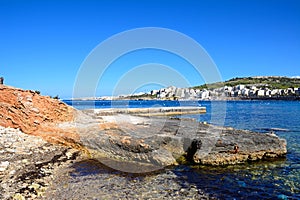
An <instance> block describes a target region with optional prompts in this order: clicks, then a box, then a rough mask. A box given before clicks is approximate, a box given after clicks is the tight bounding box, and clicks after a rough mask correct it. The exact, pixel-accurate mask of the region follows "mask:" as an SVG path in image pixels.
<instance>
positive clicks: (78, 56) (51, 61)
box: [0, 0, 300, 98]
mask: <svg viewBox="0 0 300 200" xmlns="http://www.w3.org/2000/svg"><path fill="white" fill-rule="evenodd" d="M142 27H162V28H168V29H172V30H175V31H179V32H181V33H183V34H186V35H187V36H189V37H191V38H193V39H194V40H195V41H197V42H198V43H199V44H201V45H202V46H203V48H204V49H205V50H206V51H207V52H208V54H209V55H210V56H211V58H212V59H213V60H214V62H215V64H216V65H217V67H218V69H219V71H220V74H221V77H222V79H223V80H227V79H230V78H234V77H242V76H256V75H281V76H299V75H300V1H299V0H226V1H225V0H206V1H203V0H198V1H189V0H177V1H176V0H172V1H171V0H170V1H167V0H152V1H150V0H148V1H146V0H119V1H117V0H98V1H97V0H95V1H91V0H72V1H71V0H69V1H67V0H59V1H58V0H49V1H47V0H42V1H40V0H36V1H34V0H27V1H24V0H19V1H17V0H0V76H3V77H4V78H5V83H6V84H7V85H11V86H15V87H21V88H25V89H33V90H39V91H41V93H42V94H44V95H52V96H54V95H59V96H60V97H62V98H68V97H71V96H72V92H73V85H74V81H75V80H76V76H77V73H78V70H79V69H80V66H81V64H82V63H83V61H84V60H85V58H86V57H87V56H88V55H89V53H90V52H91V51H92V50H93V49H94V48H95V47H96V46H97V45H98V44H99V43H101V42H102V41H104V40H106V39H107V38H109V37H111V36H113V35H115V34H118V33H120V32H122V31H126V30H129V29H134V28H142ZM147 63H161V64H163V65H167V66H169V67H171V68H172V69H174V70H176V71H177V72H178V73H180V74H184V76H185V77H186V78H187V79H188V82H189V84H190V85H200V84H203V79H201V78H199V77H197V76H193V71H192V70H189V69H188V68H189V67H188V64H187V63H185V61H184V60H182V59H179V58H177V57H176V56H172V55H169V54H168V53H167V52H163V51H157V50H151V49H150V50H147V51H143V52H135V53H134V52H133V53H131V54H129V55H127V57H125V58H124V59H123V58H122V59H119V60H118V61H116V62H115V63H114V66H113V67H111V68H110V69H109V70H110V71H109V70H107V73H106V76H105V77H103V80H101V81H100V82H101V84H100V85H99V88H98V89H97V94H96V95H98V96H101V95H110V94H111V91H112V90H113V89H114V85H115V84H116V82H117V81H119V80H120V78H121V77H122V76H124V73H127V72H128V71H130V69H134V68H135V67H137V66H139V65H142V64H147ZM121 66H125V67H124V68H122V70H121ZM148 75H149V76H153V77H155V76H159V75H160V73H159V72H152V74H148ZM162 76H164V78H165V79H168V76H167V75H166V74H162ZM133 78H134V77H133ZM136 78H140V77H136ZM125 80H126V79H124V81H123V82H122V88H123V89H120V91H119V93H122V92H123V93H126V92H128V90H126V88H129V87H131V86H130V81H129V82H126V81H125ZM172 84H173V85H175V86H178V87H183V86H185V85H184V84H183V85H180V84H181V83H178V85H176V82H172ZM154 85H155V84H154ZM160 86H164V85H163V84H161V85H160V84H156V88H159V87H160ZM153 87H154V86H153ZM141 88H144V89H142V90H146V89H145V88H147V86H141ZM141 88H140V90H141ZM149 88H150V89H151V87H150V86H149V87H148V88H147V89H149ZM154 88H155V87H154ZM136 89H138V88H135V89H134V90H136ZM130 91H132V89H131V90H130ZM137 91H138V90H137Z"/></svg>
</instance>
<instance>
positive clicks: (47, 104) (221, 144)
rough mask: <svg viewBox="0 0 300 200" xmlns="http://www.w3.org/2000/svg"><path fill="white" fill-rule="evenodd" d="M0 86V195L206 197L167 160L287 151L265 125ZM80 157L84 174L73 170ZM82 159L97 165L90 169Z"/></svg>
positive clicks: (231, 158) (214, 160) (223, 161)
mask: <svg viewBox="0 0 300 200" xmlns="http://www.w3.org/2000/svg"><path fill="white" fill-rule="evenodd" d="M0 93H1V95H0V151H1V154H0V182H1V185H0V199H20V200H22V199H62V198H66V197H68V198H69V199H84V198H85V197H88V198H90V199H101V198H102V197H105V198H107V199H116V198H117V199H120V198H123V197H124V193H125V194H126V195H125V198H130V199H132V198H133V199H141V198H148V199H158V198H163V199H169V198H173V199H182V198H185V199H208V198H211V197H209V195H206V194H204V193H203V191H202V190H201V188H195V186H193V185H187V186H186V187H182V185H181V184H180V183H184V181H183V180H181V179H182V178H183V177H180V176H176V178H175V175H174V173H173V172H172V171H168V170H167V168H168V166H174V165H178V164H197V165H229V164H238V163H244V162H248V161H256V160H262V159H269V158H276V157H282V156H285V154H286V153H287V149H286V141H285V140H283V139H281V138H279V137H278V136H276V135H275V134H273V133H269V134H260V133H255V132H251V131H245V130H235V129H233V128H230V127H218V126H214V125H211V124H206V123H200V122H197V121H194V120H191V119H182V118H170V117H169V116H168V114H169V113H165V114H164V115H163V116H157V113H155V116H153V115H150V114H149V115H143V116H141V115H140V114H139V111H138V110H135V112H134V113H129V114H128V113H115V112H111V113H112V114H109V113H110V112H107V111H106V112H105V113H104V112H102V111H101V110H86V111H78V110H75V109H74V108H72V107H69V106H67V105H66V104H64V103H63V102H60V101H58V100H55V99H51V98H50V97H43V96H40V95H39V94H38V93H37V92H34V91H30V90H22V89H16V88H12V87H7V86H2V85H1V86H0ZM164 111H165V110H164ZM189 112H190V110H189ZM197 112H198V111H197ZM176 113H177V110H176ZM143 114H144V113H143ZM11 127H12V128H11ZM91 159H93V162H90V160H91ZM82 163H86V166H85V167H84V168H83V171H84V170H85V169H87V171H86V172H85V173H84V175H80V173H82V170H79V171H78V170H76V169H77V168H78V167H76V166H78V165H79V166H80V165H81V164H82ZM95 163H98V164H95ZM99 163H102V164H104V165H105V166H106V167H109V168H110V169H111V170H108V171H107V170H104V169H105V167H104V165H102V164H99ZM89 165H91V166H95V169H96V171H97V170H98V171H99V170H100V173H97V176H95V174H93V170H94V169H91V168H90V166H89ZM101 170H104V171H101ZM155 172H159V173H156V174H155ZM76 173H79V175H76ZM124 173H125V174H124ZM149 173H150V174H151V173H154V175H153V174H152V175H149ZM130 174H131V175H130ZM134 174H143V176H139V177H144V178H143V180H139V179H134V178H133V179H131V178H130V177H134ZM128 175H130V176H129V177H128ZM132 175H133V176H132ZM96 177H97V178H96ZM128 178H129V179H128ZM131 180H132V181H131ZM128 185H129V186H130V187H133V188H137V189H136V191H138V193H136V192H135V191H133V190H131V189H128ZM98 186H99V187H98ZM122 192H124V193H122ZM64 195H66V196H64ZM99 195H100V196H99Z"/></svg>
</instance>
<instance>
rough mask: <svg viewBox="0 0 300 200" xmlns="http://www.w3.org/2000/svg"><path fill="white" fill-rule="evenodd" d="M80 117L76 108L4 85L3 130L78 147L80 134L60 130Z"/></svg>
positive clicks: (0, 88) (0, 94) (0, 93)
mask: <svg viewBox="0 0 300 200" xmlns="http://www.w3.org/2000/svg"><path fill="white" fill-rule="evenodd" d="M77 116H78V111H77V110H75V109H74V108H72V107H70V106H67V105H66V104H65V103H63V102H61V101H58V100H56V99H52V98H50V97H47V96H41V95H39V92H35V91H32V90H22V89H18V88H13V87H9V86H4V85H0V126H3V127H11V128H19V129H20V130H21V131H22V132H24V133H27V134H31V135H38V136H40V137H42V138H44V139H46V140H48V141H51V142H55V143H63V144H64V143H65V144H68V145H71V146H72V145H73V146H74V142H73V141H75V140H78V139H79V136H78V134H77V133H76V131H74V130H66V129H60V128H58V127H57V124H59V123H62V122H73V121H74V120H75V118H76V117H77Z"/></svg>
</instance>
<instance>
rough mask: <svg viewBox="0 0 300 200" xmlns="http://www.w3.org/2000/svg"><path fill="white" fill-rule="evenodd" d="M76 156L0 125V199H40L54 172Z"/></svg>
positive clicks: (67, 149)
mask: <svg viewBox="0 0 300 200" xmlns="http://www.w3.org/2000/svg"><path fill="white" fill-rule="evenodd" d="M78 155H79V151H78V150H74V149H72V148H68V147H65V146H62V145H54V144H51V143H48V142H46V141H44V140H42V139H41V138H39V137H35V136H32V135H28V134H25V133H23V132H21V131H20V130H19V129H13V128H4V127H1V126H0V183H1V184H0V199H3V200H5V199H36V198H41V199H43V198H44V193H45V191H46V189H47V188H48V187H49V186H50V185H51V182H52V180H53V179H55V178H56V176H54V175H55V171H56V170H58V168H60V167H63V166H66V165H67V164H70V163H71V162H72V160H74V159H76V157H77V156H78Z"/></svg>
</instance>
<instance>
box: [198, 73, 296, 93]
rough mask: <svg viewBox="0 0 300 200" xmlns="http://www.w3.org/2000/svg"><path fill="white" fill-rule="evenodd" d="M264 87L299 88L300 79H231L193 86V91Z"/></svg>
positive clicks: (269, 77)
mask: <svg viewBox="0 0 300 200" xmlns="http://www.w3.org/2000/svg"><path fill="white" fill-rule="evenodd" d="M237 85H246V86H266V87H268V88H269V89H287V88H294V87H296V88H299V87H300V78H290V77H284V76H254V77H242V78H239V77H237V78H233V79H230V80H228V81H225V82H218V83H212V84H204V85H200V86H195V87H193V89H201V90H202V89H216V88H220V87H222V86H231V87H233V86H237Z"/></svg>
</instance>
